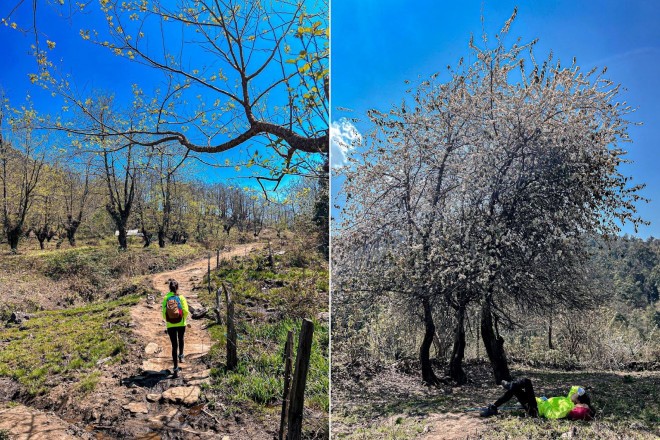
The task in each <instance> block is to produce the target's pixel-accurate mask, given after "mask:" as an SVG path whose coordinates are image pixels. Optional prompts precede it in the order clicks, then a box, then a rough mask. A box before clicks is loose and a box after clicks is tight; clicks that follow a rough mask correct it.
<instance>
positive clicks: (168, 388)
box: [0, 243, 267, 440]
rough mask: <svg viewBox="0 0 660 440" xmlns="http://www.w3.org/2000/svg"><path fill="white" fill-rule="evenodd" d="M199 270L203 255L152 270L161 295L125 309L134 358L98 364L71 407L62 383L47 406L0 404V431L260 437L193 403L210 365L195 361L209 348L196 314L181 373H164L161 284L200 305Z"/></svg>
mask: <svg viewBox="0 0 660 440" xmlns="http://www.w3.org/2000/svg"><path fill="white" fill-rule="evenodd" d="M261 246H262V244H259V243H250V244H245V245H239V246H236V247H234V248H233V249H232V250H231V251H228V252H224V253H221V254H220V258H232V257H234V256H245V255H247V254H249V253H250V251H252V250H253V249H256V248H259V247H261ZM212 263H214V262H212ZM206 270H207V260H206V259H203V260H199V261H196V262H193V263H191V264H188V265H186V266H184V267H182V268H179V269H176V270H173V271H168V272H162V273H159V274H156V275H154V277H153V278H152V283H153V286H154V288H155V289H156V290H158V291H159V292H160V293H161V295H160V296H158V297H153V296H150V297H147V298H144V299H142V300H141V301H140V302H139V303H138V304H137V305H135V306H134V307H133V308H132V309H131V318H132V324H131V327H132V328H133V335H134V337H135V338H136V339H137V340H138V341H139V342H141V343H142V344H143V346H144V348H143V349H144V351H143V353H142V356H141V359H140V360H139V362H141V364H140V363H138V364H136V365H133V364H122V365H102V364H101V365H100V366H101V370H102V374H101V377H100V380H99V382H98V384H97V386H96V388H95V390H94V391H93V392H92V393H91V394H89V395H87V396H86V397H85V398H84V401H79V402H76V403H75V404H74V405H71V406H70V405H69V404H70V403H71V402H70V396H69V392H68V389H67V388H66V386H65V385H62V386H58V387H55V388H54V389H53V390H52V391H51V393H50V394H51V397H50V398H49V399H50V401H51V403H50V404H48V405H46V406H47V407H49V408H50V409H51V411H40V410H38V409H35V408H30V407H26V406H24V405H16V406H12V407H8V408H2V409H0V430H7V431H8V432H9V434H10V438H11V439H12V440H46V439H52V440H70V439H89V440H92V439H98V440H110V439H116V438H122V439H124V438H125V439H136V440H168V439H183V440H188V439H191V440H193V439H195V440H202V439H219V440H243V439H262V438H267V437H264V436H263V433H262V432H259V431H258V428H254V427H251V426H248V424H243V423H238V422H237V421H236V420H235V419H234V418H224V419H223V418H218V417H217V416H215V415H213V414H211V413H210V412H209V411H207V410H206V409H205V404H204V403H199V400H200V397H201V396H202V393H203V388H204V384H208V383H209V382H210V378H209V373H210V370H209V369H208V367H207V366H206V365H205V364H204V363H203V362H202V357H203V356H204V355H205V354H207V353H208V351H209V349H210V347H211V340H210V336H209V334H208V332H207V331H206V330H205V329H204V328H203V325H204V320H196V319H191V317H189V319H188V322H187V324H188V326H187V328H186V333H185V351H184V356H185V358H184V362H183V363H181V364H180V367H181V368H182V371H181V372H180V373H179V376H178V377H177V378H174V377H173V376H172V374H171V371H172V367H173V365H172V357H171V345H170V340H169V337H168V335H167V330H166V326H165V323H164V322H163V319H162V309H161V306H162V299H163V297H164V295H165V294H166V293H167V291H168V290H169V286H168V283H169V280H170V279H175V280H177V281H178V283H179V291H180V292H181V293H182V294H183V295H184V296H185V297H186V299H187V301H188V304H189V305H190V306H192V307H195V306H197V307H200V306H199V299H198V296H197V291H196V290H193V287H194V285H195V284H199V283H201V281H202V279H203V277H204V275H205V273H206ZM69 408H72V409H69ZM73 408H75V409H73ZM55 412H56V413H57V414H58V415H59V416H58V415H56V414H55Z"/></svg>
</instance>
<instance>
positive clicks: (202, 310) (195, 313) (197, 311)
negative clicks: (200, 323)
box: [188, 304, 209, 319]
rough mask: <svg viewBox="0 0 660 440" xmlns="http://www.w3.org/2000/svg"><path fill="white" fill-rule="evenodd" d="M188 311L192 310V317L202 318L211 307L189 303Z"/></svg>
mask: <svg viewBox="0 0 660 440" xmlns="http://www.w3.org/2000/svg"><path fill="white" fill-rule="evenodd" d="M188 311H189V312H190V316H192V319H201V318H203V317H205V316H206V314H207V313H208V311H209V309H207V308H206V307H204V306H202V305H201V304H188Z"/></svg>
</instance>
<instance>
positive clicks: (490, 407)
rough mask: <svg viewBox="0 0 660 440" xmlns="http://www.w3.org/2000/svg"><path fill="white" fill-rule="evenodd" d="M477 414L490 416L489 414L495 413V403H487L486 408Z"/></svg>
mask: <svg viewBox="0 0 660 440" xmlns="http://www.w3.org/2000/svg"><path fill="white" fill-rule="evenodd" d="M479 415H480V416H481V417H490V416H494V415H497V407H496V406H495V405H493V404H492V403H489V404H488V408H486V409H485V410H483V411H481V412H480V413H479Z"/></svg>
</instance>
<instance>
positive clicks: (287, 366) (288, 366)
mask: <svg viewBox="0 0 660 440" xmlns="http://www.w3.org/2000/svg"><path fill="white" fill-rule="evenodd" d="M293 333H294V332H293V330H289V334H288V335H287V338H286V345H285V346H284V393H283V394H282V417H281V418H280V435H279V437H278V438H279V440H284V428H285V427H286V419H287V415H288V414H289V401H290V398H291V396H290V393H289V392H290V391H291V370H292V368H293Z"/></svg>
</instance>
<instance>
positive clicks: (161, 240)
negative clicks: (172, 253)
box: [158, 228, 165, 248]
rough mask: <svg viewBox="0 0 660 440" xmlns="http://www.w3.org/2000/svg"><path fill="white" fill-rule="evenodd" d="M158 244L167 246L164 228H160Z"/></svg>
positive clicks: (162, 246)
mask: <svg viewBox="0 0 660 440" xmlns="http://www.w3.org/2000/svg"><path fill="white" fill-rule="evenodd" d="M158 246H159V247H161V248H164V247H165V230H164V229H162V228H158Z"/></svg>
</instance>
